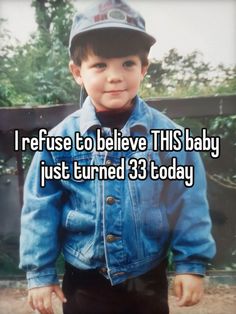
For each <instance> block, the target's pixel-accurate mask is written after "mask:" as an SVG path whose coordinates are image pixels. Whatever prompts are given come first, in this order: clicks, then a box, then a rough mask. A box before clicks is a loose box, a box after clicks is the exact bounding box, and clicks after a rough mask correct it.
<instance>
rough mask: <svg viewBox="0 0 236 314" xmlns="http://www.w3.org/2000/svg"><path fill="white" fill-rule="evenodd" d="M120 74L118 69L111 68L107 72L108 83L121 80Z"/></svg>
mask: <svg viewBox="0 0 236 314" xmlns="http://www.w3.org/2000/svg"><path fill="white" fill-rule="evenodd" d="M122 79H123V78H122V74H121V73H120V72H119V71H115V70H111V71H109V73H108V76H107V81H108V82H109V83H117V82H121V81H122Z"/></svg>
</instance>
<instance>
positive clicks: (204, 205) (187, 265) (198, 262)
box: [164, 151, 215, 275]
mask: <svg viewBox="0 0 236 314" xmlns="http://www.w3.org/2000/svg"><path fill="white" fill-rule="evenodd" d="M173 155H174V154H173V153H169V155H168V158H167V159H168V160H167V161H166V162H167V163H168V162H170V158H171V157H173ZM177 160H178V165H193V166H194V185H193V186H192V187H185V185H184V182H183V181H182V180H180V181H177V180H174V181H168V182H167V183H166V184H167V188H166V189H165V196H164V197H165V203H166V210H167V214H168V218H169V223H170V228H171V249H172V253H173V261H174V264H175V270H176V273H179V274H181V273H192V274H199V275H204V274H205V269H206V264H207V263H208V262H209V261H210V260H211V259H212V258H213V257H214V255H215V242H214V240H213V238H212V235H211V219H210V215H209V208H208V201H207V196H206V177H205V169H204V166H203V163H202V160H201V157H200V154H199V153H197V152H194V151H192V152H187V153H186V152H185V151H181V152H179V153H178V156H177Z"/></svg>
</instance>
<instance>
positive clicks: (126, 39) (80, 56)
mask: <svg viewBox="0 0 236 314" xmlns="http://www.w3.org/2000/svg"><path fill="white" fill-rule="evenodd" d="M150 47H151V44H150V42H149V41H148V40H146V38H145V37H144V36H143V35H142V34H141V33H140V32H136V31H132V30H126V29H116V28H110V29H109V28H107V29H97V30H95V31H90V32H87V33H84V34H81V35H80V36H79V37H77V38H76V37H75V38H74V39H73V42H72V45H71V59H72V60H73V62H74V63H75V64H76V65H78V66H80V65H81V62H82V61H84V60H86V59H87V58H88V55H89V53H94V54H95V55H96V56H99V57H102V58H120V57H126V56H129V55H138V56H139V58H140V60H141V63H142V65H143V66H145V65H148V54H149V50H150Z"/></svg>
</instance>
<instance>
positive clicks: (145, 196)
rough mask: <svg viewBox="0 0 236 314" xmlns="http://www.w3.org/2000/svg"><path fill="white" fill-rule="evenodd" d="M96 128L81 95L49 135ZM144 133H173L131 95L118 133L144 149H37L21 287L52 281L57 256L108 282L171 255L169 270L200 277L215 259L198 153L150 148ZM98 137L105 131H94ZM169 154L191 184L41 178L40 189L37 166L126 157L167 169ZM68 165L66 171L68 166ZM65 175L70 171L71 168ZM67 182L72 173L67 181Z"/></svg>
mask: <svg viewBox="0 0 236 314" xmlns="http://www.w3.org/2000/svg"><path fill="white" fill-rule="evenodd" d="M99 127H101V125H100V123H99V121H98V120H97V117H96V114H95V110H94V107H93V105H92V103H91V101H90V98H89V97H87V99H86V100H85V103H84V106H83V108H82V109H80V110H78V111H76V112H74V113H73V114H71V115H70V116H68V117H67V118H66V119H65V120H63V121H62V122H61V123H60V124H58V125H57V126H56V127H55V128H54V129H53V130H51V132H50V136H61V137H65V136H69V137H71V139H73V138H74V133H75V132H78V131H79V132H80V134H81V135H82V136H83V137H86V136H90V137H91V138H93V139H94V138H95V133H96V129H97V128H99ZM151 129H173V130H174V129H180V126H178V125H177V124H175V123H174V122H173V121H171V120H170V119H169V118H167V117H166V116H165V115H163V114H162V113H160V112H159V111H158V110H155V109H153V108H151V107H149V106H148V105H147V104H146V103H145V102H144V101H143V100H141V99H140V98H139V97H138V96H137V97H136V98H135V107H134V110H133V112H132V114H131V116H130V118H129V119H128V121H127V123H126V124H125V126H124V127H123V128H122V130H121V131H122V135H126V136H132V137H137V136H145V137H146V138H147V143H148V148H147V150H145V151H131V150H128V151H115V150H114V151H103V152H101V151H96V150H92V151H78V150H76V149H75V147H74V145H73V148H72V149H71V150H70V151H54V152H51V151H46V150H44V151H42V152H36V154H35V156H34V158H33V161H32V163H31V166H30V169H29V171H28V174H27V178H26V182H25V188H24V206H23V209H22V217H21V237H20V268H22V269H24V270H25V271H26V272H27V279H28V287H29V288H32V287H40V286H45V285H50V284H56V283H58V279H57V274H56V269H55V262H56V259H57V257H58V255H59V254H60V252H62V253H63V255H64V258H65V260H66V261H67V262H69V263H71V264H72V265H73V266H75V267H77V268H80V269H85V270H86V269H95V268H96V269H100V270H103V274H104V276H105V277H107V279H109V280H110V282H111V284H112V285H115V284H118V283H121V282H122V281H124V280H126V279H127V278H129V277H132V276H138V275H141V274H143V273H145V272H147V271H148V270H150V269H151V268H153V267H155V266H157V265H158V264H159V263H160V262H161V261H162V260H163V259H165V258H166V256H167V253H168V250H169V249H171V250H172V252H173V261H174V264H175V270H176V273H178V274H180V273H193V274H200V275H204V272H205V267H206V263H207V262H208V261H209V260H210V259H211V258H212V257H213V256H214V254H215V243H214V240H213V239H212V236H211V221H210V217H209V212H208V203H207V198H206V180H205V171H204V168H203V164H202V161H201V158H200V156H199V154H198V153H197V152H194V151H192V152H185V151H184V150H180V151H173V152H172V151H168V152H164V151H162V152H159V151H156V150H155V151H154V150H153V143H152V139H153V137H152V136H151V134H150V130H151ZM101 130H102V131H103V134H105V135H106V134H107V135H109V134H110V129H108V128H103V127H101ZM173 156H176V158H177V160H178V164H181V165H184V164H191V165H194V169H195V182H194V185H193V186H192V187H185V185H184V183H183V181H181V180H180V181H178V180H152V179H151V178H150V177H149V176H148V177H147V179H145V180H131V179H129V178H126V179H125V180H118V179H114V180H98V179H95V180H74V179H73V178H71V179H69V180H63V179H62V180H47V182H46V186H45V187H43V188H41V187H40V184H39V182H40V166H39V165H40V161H41V160H44V161H45V162H46V164H47V165H56V164H57V163H59V162H61V161H65V162H66V164H68V165H72V163H73V162H74V161H76V162H78V164H80V165H91V164H94V165H111V164H113V165H116V164H117V165H118V164H119V162H120V158H121V157H125V161H126V166H127V168H128V167H129V166H128V161H129V159H131V158H136V159H139V158H145V159H146V160H154V161H155V163H156V164H157V165H165V164H166V165H167V164H169V163H170V160H171V158H172V157H173ZM71 168H72V167H70V169H71ZM70 171H71V170H70ZM71 177H72V176H71Z"/></svg>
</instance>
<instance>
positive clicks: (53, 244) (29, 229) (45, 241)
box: [19, 151, 63, 288]
mask: <svg viewBox="0 0 236 314" xmlns="http://www.w3.org/2000/svg"><path fill="white" fill-rule="evenodd" d="M41 160H45V162H46V164H47V165H50V164H53V160H52V156H51V155H50V153H49V152H47V151H44V152H37V153H36V154H35V156H34V158H33V161H32V163H31V166H30V168H29V171H28V174H27V178H26V181H25V186H24V205H23V208H22V214H21V235H20V265H19V267H20V268H21V269H24V270H25V271H26V272H27V280H28V288H33V287H40V286H48V285H51V284H57V283H58V279H57V274H56V268H55V262H56V259H57V257H58V255H59V253H60V243H59V226H60V215H61V212H60V207H61V202H62V197H63V192H62V189H61V186H60V182H59V181H55V180H47V181H46V186H45V187H43V188H42V187H40V161H41Z"/></svg>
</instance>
